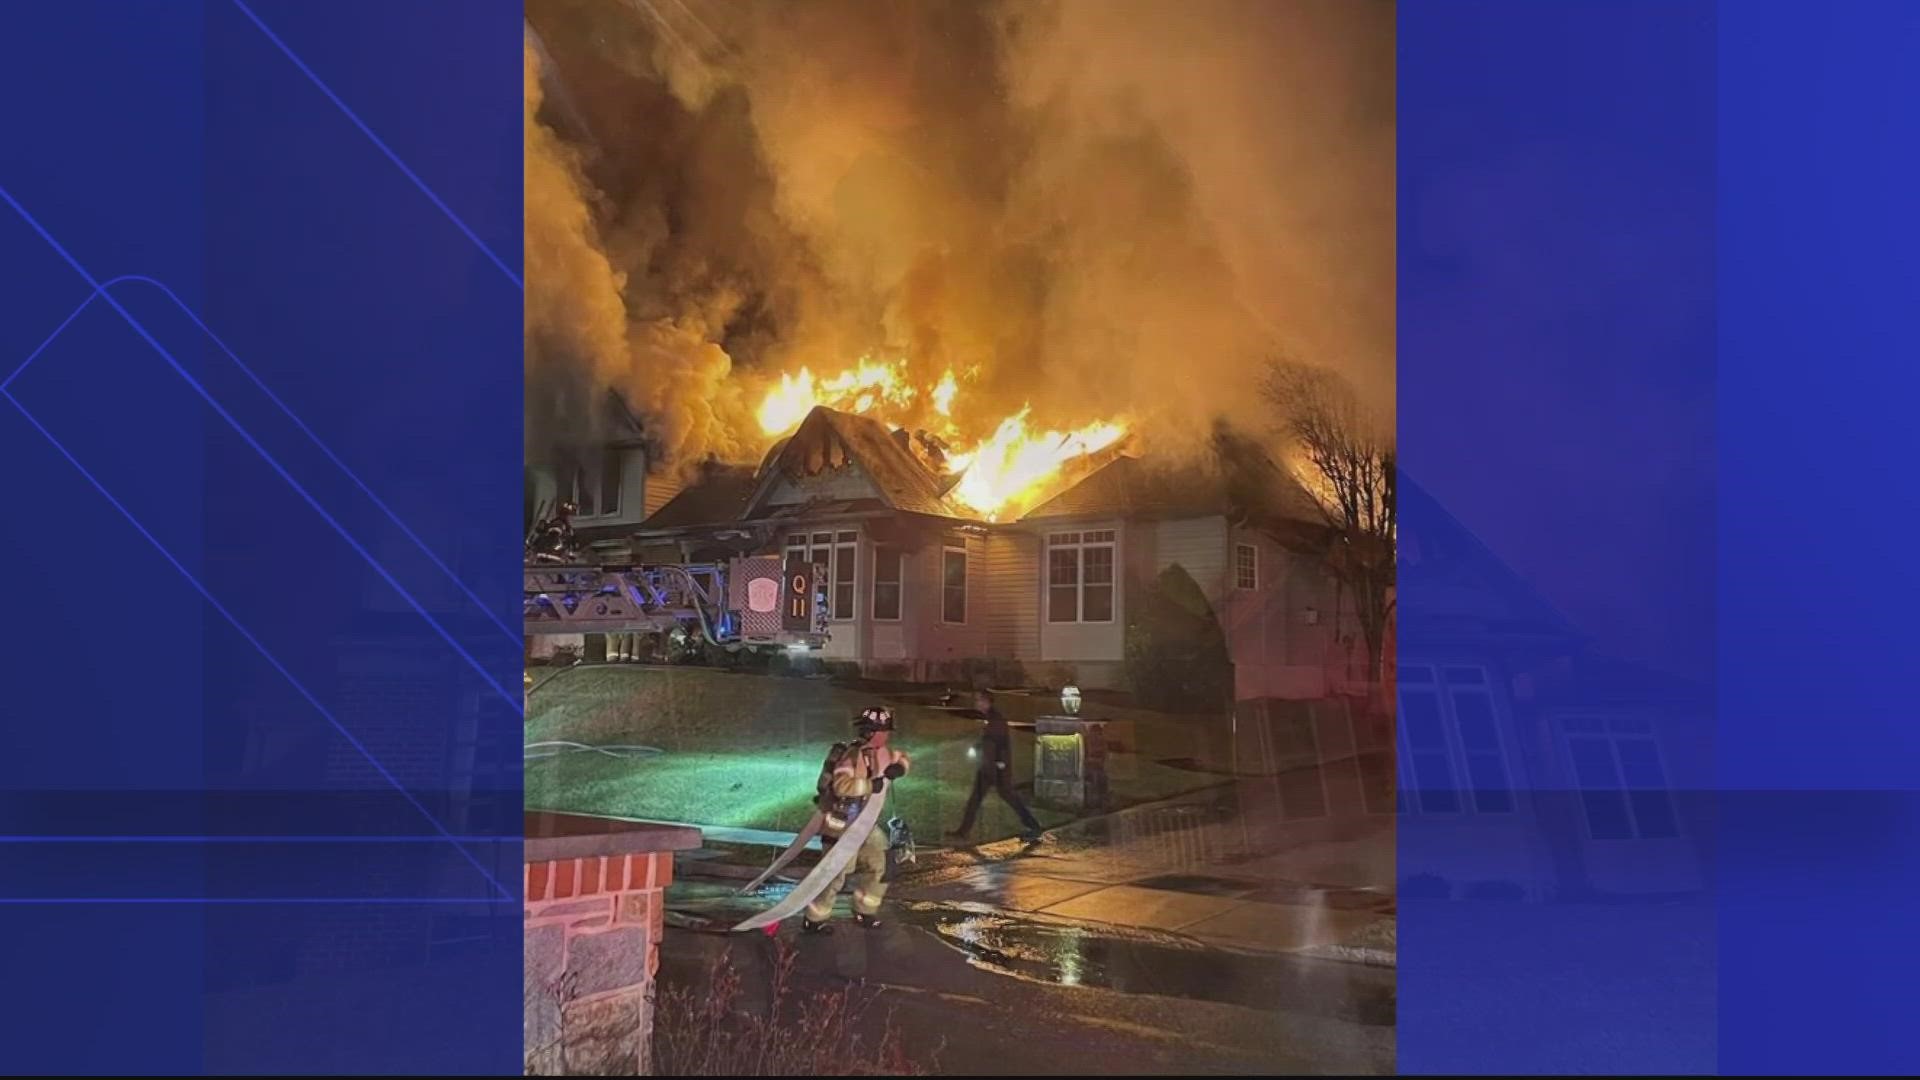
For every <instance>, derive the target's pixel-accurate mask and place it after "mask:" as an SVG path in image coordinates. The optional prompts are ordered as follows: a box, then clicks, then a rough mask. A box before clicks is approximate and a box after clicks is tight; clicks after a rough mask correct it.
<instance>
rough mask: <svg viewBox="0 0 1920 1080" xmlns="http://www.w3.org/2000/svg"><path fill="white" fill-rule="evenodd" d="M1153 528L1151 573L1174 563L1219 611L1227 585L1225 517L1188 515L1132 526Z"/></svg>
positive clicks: (1144, 528) (1158, 571)
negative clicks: (1182, 517) (1191, 516)
mask: <svg viewBox="0 0 1920 1080" xmlns="http://www.w3.org/2000/svg"><path fill="white" fill-rule="evenodd" d="M1147 529H1152V530H1153V531H1154V538H1155V541H1156V546H1155V549H1154V558H1153V563H1152V573H1153V576H1154V577H1156V578H1157V577H1159V576H1160V573H1161V571H1163V570H1165V569H1166V568H1167V567H1169V566H1171V565H1173V564H1174V563H1179V564H1180V567H1181V569H1183V570H1185V571H1186V572H1187V573H1188V574H1189V575H1191V576H1192V577H1193V580H1194V582H1195V584H1197V585H1199V586H1200V591H1201V592H1202V593H1204V594H1205V595H1206V598H1207V603H1209V604H1212V605H1213V606H1214V611H1215V613H1216V614H1218V613H1219V609H1220V601H1221V598H1222V597H1224V596H1225V595H1226V586H1227V570H1228V564H1227V558H1228V545H1227V519H1225V518H1222V517H1206V518H1188V519H1186V520H1184V521H1162V522H1160V523H1159V524H1158V525H1157V526H1155V525H1139V526H1135V531H1141V532H1144V531H1145V530H1147Z"/></svg>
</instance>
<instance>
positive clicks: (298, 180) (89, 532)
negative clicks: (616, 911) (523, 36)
mask: <svg viewBox="0 0 1920 1080" xmlns="http://www.w3.org/2000/svg"><path fill="white" fill-rule="evenodd" d="M7 21H8V27H9V35H8V36H9V40H10V41H11V42H13V43H14V44H15V48H14V49H13V50H10V51H11V52H12V53H13V58H12V60H11V61H10V62H9V64H8V65H6V67H5V70H4V71H0V88H3V89H4V93H5V100H7V101H8V102H9V107H8V135H7V138H6V140H5V149H4V152H0V289H4V295H5V296H6V297H7V299H6V301H5V302H4V304H3V305H0V313H3V314H0V379H4V380H5V395H6V398H7V400H6V401H5V402H0V460H4V461H6V462H7V463H8V464H9V466H10V468H9V473H10V475H11V476H12V477H13V478H14V480H15V484H16V486H15V491H14V494H15V498H14V500H13V505H14V507H15V510H14V512H12V513H10V514H9V515H7V516H8V523H9V525H10V526H11V527H10V528H8V529H6V530H4V533H0V557H3V558H4V559H5V565H6V566H7V567H8V570H7V578H8V584H9V589H8V595H9V600H10V603H9V610H10V611H11V612H12V613H13V614H14V617H13V618H12V619H10V620H8V624H7V626H8V630H7V633H8V637H9V640H8V642H7V650H6V653H7V660H6V661H5V664H6V670H7V680H6V681H7V684H8V690H9V693H8V700H7V703H6V706H5V707H4V709H3V710H0V712H4V715H5V717H6V724H5V730H6V739H5V752H4V754H0V858H4V859H5V860H6V864H7V871H6V873H5V874H0V907H4V913H3V914H0V942H3V943H4V944H3V945H0V952H3V953H4V955H5V957H6V966H7V968H8V971H9V975H10V977H9V980H8V985H9V991H8V994H7V997H8V999H9V1001H8V1003H7V1006H6V1009H5V1015H6V1018H7V1023H6V1025H5V1026H6V1029H7V1030H8V1032H9V1033H10V1034H9V1038H8V1043H9V1051H8V1054H7V1058H8V1062H7V1063H8V1066H9V1068H12V1069H17V1070H22V1071H34V1070H46V1071H54V1072H76V1071H94V1072H127V1071H134V1072H176V1073H178V1072H188V1073H191V1072H204V1071H212V1072H265V1073H275V1072H312V1071H333V1072H349V1073H351V1072H391V1071H414V1072H443V1073H444V1072H492V1073H504V1072H511V1071H515V1070H517V1069H518V1068H519V1061H520V1052H519V1044H520V1021H519V1013H520V950H519V937H520V924H521V913H520V902H519V892H520V887H519V884H518V880H519V874H520V869H521V866H520V854H519V832H520V804H521V789H520V759H519V755H518V752H517V747H518V743H519V741H520V732H519V722H518V716H517V714H518V711H519V707H520V699H519V698H518V697H515V696H514V695H515V683H516V682H517V680H515V679H514V678H513V676H514V675H515V673H516V671H515V669H516V668H517V666H518V660H517V653H518V650H519V633H518V623H517V614H516V612H515V607H514V605H515V600H514V598H515V596H516V594H517V592H518V585H517V575H518V569H517V567H518V562H519V552H518V547H517V544H516V536H517V533H518V529H519V508H518V500H519V491H518V487H519V484H518V482H517V480H516V479H515V478H516V477H517V475H518V472H519V462H520V456H521V448H520V442H519V429H520V409H519V400H520V378H521V376H520V370H521V365H520V361H519V354H520V289H519V281H518V278H517V274H518V268H519V265H520V205H521V197H520V179H521V172H520V151H521V135H520V117H521V105H520V67H519V65H520V56H519V46H520V18H519V6H518V5H517V4H511V3H493V2H467V3H456V2H453V0H445V2H438V3H422V4H405V5H390V4H383V3H375V2H371V0H356V2H339V3H328V4H324V5H319V4H304V3H291V2H286V0H247V2H246V3H238V2H233V0H206V2H205V3H185V2H182V3H172V4H132V3H123V2H106V0H82V2H76V3H71V4H61V5H13V6H10V8H9V10H8V12H7Z"/></svg>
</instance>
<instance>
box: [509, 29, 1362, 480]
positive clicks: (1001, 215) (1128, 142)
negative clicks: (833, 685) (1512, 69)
mask: <svg viewBox="0 0 1920 1080" xmlns="http://www.w3.org/2000/svg"><path fill="white" fill-rule="evenodd" d="M527 13H528V25H529V34H528V47H527V70H526V79H527V295H528V299H527V357H528V360H527V363H528V378H529V393H528V402H529V405H528V408H529V416H528V431H529V451H530V453H536V452H540V451H541V450H542V448H545V447H548V446H551V445H553V444H555V443H560V442H565V441H567V440H568V439H569V438H573V437H579V436H583V435H586V434H589V433H590V429H589V428H588V427H587V425H589V424H590V423H591V422H592V420H593V417H594V416H596V415H597V413H595V412H594V410H593V409H592V408H590V407H589V405H590V401H591V395H593V394H596V393H599V392H600V390H601V388H604V387H609V386H610V387H613V388H616V389H618V390H620V391H621V392H622V393H623V394H625V395H626V397H627V399H628V400H629V402H630V403H631V404H632V405H633V407H634V408H635V409H636V410H638V411H639V412H640V413H641V414H642V415H643V417H644V419H645V421H646V423H647V424H648V427H649V437H650V438H651V439H653V440H654V441H655V442H656V443H657V444H658V447H659V449H660V450H662V451H664V452H665V454H666V455H668V456H669V457H670V458H671V459H672V460H674V461H677V462H681V463H685V462H689V461H693V460H697V459H699V458H701V457H705V456H719V457H723V458H730V459H751V458H752V457H753V456H754V455H755V454H757V453H758V452H759V451H760V450H762V449H763V448H764V445H765V439H764V438H763V436H762V434H761V432H760V431H759V429H758V426H757V425H756V424H755V423H754V421H753V418H752V409H753V405H754V404H755V403H756V402H757V400H758V398H759V395H760V393H761V392H762V391H763V390H764V388H765V386H766V385H767V384H768V381H769V380H771V379H773V378H776V377H777V375H778V374H779V373H780V372H786V371H793V370H797V369H798V368H800V367H802V366H807V367H809V368H811V369H812V370H813V371H814V372H815V373H816V374H834V373H837V372H839V371H840V370H842V369H843V368H845V367H847V366H848V365H850V364H851V363H852V362H853V361H855V360H857V359H859V358H860V357H862V356H865V355H871V356H874V357H876V358H881V359H887V360H894V359H903V360H904V361H905V362H906V363H907V364H908V366H909V368H910V370H911V371H912V372H914V373H915V376H916V381H917V382H918V383H920V384H921V385H923V386H927V387H931V386H932V385H933V384H934V383H935V382H937V381H938V379H939V377H940V375H941V374H942V373H943V372H945V371H948V370H952V371H954V372H956V373H958V374H959V375H960V376H961V379H960V385H961V393H960V395H959V397H958V399H957V404H956V417H955V419H956V420H957V421H958V422H959V424H960V427H961V429H962V430H963V431H968V432H971V433H973V434H984V433H985V432H986V431H990V430H991V428H992V426H993V425H994V424H995V423H997V422H998V421H999V420H1000V419H1001V418H1002V417H1004V416H1005V415H1007V414H1008V413H1010V412H1012V411H1014V410H1016V409H1018V408H1020V407H1021V406H1022V405H1024V404H1028V403H1030V404H1031V405H1032V407H1033V419H1034V420H1035V421H1037V422H1038V423H1039V424H1042V425H1044V426H1048V427H1060V428H1066V427H1077V426H1079V425H1082V424H1085V423H1087V422H1089V421H1091V420H1095V419H1102V418H1108V417H1113V416H1118V415H1128V416H1130V417H1131V418H1132V419H1133V421H1134V424H1135V427H1136V428H1137V430H1139V432H1140V433H1141V434H1142V435H1143V436H1144V437H1145V438H1146V439H1147V440H1149V441H1150V442H1152V443H1154V444H1156V445H1169V444H1171V445H1175V446H1179V445H1198V444H1200V443H1201V442H1203V441H1204V440H1205V438H1206V437H1207V435H1208V434H1209V432H1210V431H1211V430H1212V423H1213V421H1214V420H1216V419H1218V418H1225V419H1227V420H1229V421H1231V422H1234V423H1237V424H1241V425H1244V426H1248V427H1258V428H1264V427H1266V426H1267V425H1268V423H1269V421H1270V417H1269V416H1268V415H1267V414H1266V412H1265V411H1264V410H1265V407H1264V406H1263V405H1262V403H1261V402H1260V398H1259V394H1258V387H1259V384H1260V377H1261V371H1262V368H1263V365H1264V363H1265V362H1266V361H1267V360H1268V359H1270V358H1272V357H1274V356H1276V355H1287V356H1290V357H1294V358H1297V359H1301V360H1305V361H1307V362H1310V363H1317V364H1321V365H1325V366H1330V367H1333V368H1335V369H1337V370H1339V371H1340V372H1342V373H1343V374H1345V375H1346V376H1348V378H1350V379H1351V380H1352V381H1353V382H1354V383H1355V384H1356V385H1357V386H1358V387H1359V389H1360V391H1361V392H1362V393H1363V394H1364V395H1366V396H1367V397H1368V399H1369V400H1370V401H1371V402H1373V403H1374V404H1375V405H1376V406H1377V407H1378V408H1381V409H1384V410H1386V411H1388V412H1389V413H1390V411H1391V405H1392V398H1391V396H1392V385H1393V349H1394V330H1393V296H1394V281H1393V257H1394V250H1393V189H1394V176H1393V168H1394V159H1393V148H1394V128H1393V117H1394V99H1393V81H1392V79H1393V76H1392V72H1393V8H1392V6H1391V4H1389V3H1382V2H1378V0H1245V2H1235V0H1129V2H1126V3H1118V2H1111V0H1059V2H1054V3H1037V2H1031V0H1023V2H1018V3H1004V4H1003V3H981V2H967V3H958V2H955V3H945V2H938V0H915V2H911V3H887V4H874V3H865V2H852V0H848V2H832V0H767V2H755V0H729V2H726V3H718V2H711V0H528V4H527ZM919 404H920V406H921V407H922V408H923V409H930V408H931V402H929V401H926V400H925V396H924V395H923V397H922V400H921V401H920V403H919Z"/></svg>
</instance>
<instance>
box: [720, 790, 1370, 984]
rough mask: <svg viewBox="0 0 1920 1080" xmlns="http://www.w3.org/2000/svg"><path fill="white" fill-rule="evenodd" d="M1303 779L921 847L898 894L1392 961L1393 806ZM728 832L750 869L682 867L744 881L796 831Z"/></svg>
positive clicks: (1245, 948)
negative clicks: (973, 843) (1025, 836)
mask: <svg viewBox="0 0 1920 1080" xmlns="http://www.w3.org/2000/svg"><path fill="white" fill-rule="evenodd" d="M1342 764H1343V763H1331V764H1330V766H1329V772H1332V771H1333V770H1335V769H1337V768H1339V767H1341V765H1342ZM1307 775H1308V778H1309V779H1311V780H1312V781H1314V783H1313V784H1312V786H1311V790H1308V791H1307V792H1306V793H1305V794H1304V795H1303V794H1302V792H1301V790H1300V789H1301V787H1302V785H1301V784H1300V783H1298V782H1297V781H1296V782H1293V783H1291V786H1290V785H1289V783H1287V782H1282V781H1280V780H1277V779H1272V778H1269V779H1266V780H1241V781H1238V782H1235V783H1231V784H1226V785H1222V786H1221V787H1218V788H1215V789H1211V790H1209V791H1204V792H1196V793H1194V794H1191V795H1187V796H1182V797H1180V798H1176V799H1172V800H1168V801H1166V802H1164V803H1158V804H1152V805H1147V806H1140V807H1133V808H1129V809H1126V810H1121V811H1116V812H1114V813H1111V814H1105V815H1101V816H1098V817H1093V818H1088V819H1083V820H1081V821H1078V822H1074V823H1072V824H1071V825H1068V826H1065V827H1063V828H1061V829H1059V830H1058V831H1057V832H1056V833H1055V834H1054V836H1053V839H1052V840H1051V841H1050V842H1048V843H1045V844H1042V845H1039V846H1038V847H1035V848H1031V849H1029V848H1028V847H1026V846H1025V845H1024V844H1022V843H1021V842H1019V841H1017V840H1006V841H1000V842H998V843H993V844H986V845H981V846H979V847H975V848H949V849H923V851H922V854H921V857H920V860H919V862H918V864H917V865H915V866H913V867H910V868H908V870H907V872H906V873H905V874H904V875H903V876H902V877H901V879H900V880H899V881H898V882H897V883H896V884H895V886H894V888H893V890H892V895H893V896H894V897H895V898H897V899H899V900H900V901H902V902H906V903H924V904H939V905H950V906H964V907H968V908H975V909H979V910H982V911H1003V912H1010V913H1019V914H1023V915H1028V916H1033V917H1037V918H1043V919H1048V920H1061V921H1069V922H1081V923H1101V924H1106V925H1110V926H1117V927H1124V928H1128V929H1130V930H1137V931H1146V932H1152V933H1162V934H1170V935H1175V936H1178V937H1181V938H1185V939H1190V940H1192V941H1196V942H1199V943H1203V944H1205V945H1208V946H1211V947H1215V948H1224V949H1231V950H1236V951H1242V952H1255V953H1276V952H1277V953H1293V954H1300V955H1306V956H1314V957H1320V958H1325V959H1335V960H1342V961H1347V962H1351V963H1363V964H1369V965H1374V966H1383V967H1392V966H1394V964H1395V962H1396V959H1397V956H1396V935H1395V923H1394V912H1395V898H1394V893H1393V888H1394V875H1393V870H1394V863H1393V857H1394V851H1393V818H1392V815H1391V814H1383V813H1376V812H1370V811H1369V809H1368V808H1367V807H1366V806H1364V805H1363V802H1364V800H1362V799H1360V798H1359V797H1358V794H1357V790H1358V789H1357V788H1356V789H1354V790H1353V791H1351V792H1349V791H1343V790H1342V786H1341V785H1340V784H1338V783H1333V782H1324V783H1323V782H1321V778H1320V777H1319V776H1317V775H1315V773H1314V771H1313V770H1308V771H1307ZM1329 779H1331V778H1329ZM725 832H726V833H727V834H728V835H726V836H725V837H721V836H719V835H718V831H716V835H715V836H714V838H713V839H715V840H718V841H721V843H722V844H723V845H726V846H729V847H731V846H732V845H735V844H743V843H744V844H751V845H753V848H752V850H753V852H754V854H753V856H750V857H746V858H747V862H748V863H753V862H755V861H756V860H758V865H754V866H753V867H752V869H751V871H748V870H746V869H745V868H744V867H742V866H741V865H740V864H739V860H740V859H741V858H742V857H743V856H744V855H745V853H744V852H741V851H740V850H739V849H737V848H736V849H734V850H733V851H731V852H726V853H722V852H721V851H710V852H708V853H705V854H704V855H702V856H700V857H699V858H697V860H696V861H695V865H690V866H686V867H685V869H684V870H683V873H687V874H702V873H709V874H714V875H716V876H726V877H734V876H740V877H750V876H752V874H753V873H757V872H758V870H759V869H760V868H761V867H763V866H764V865H765V860H767V859H770V858H771V855H772V852H774V851H776V850H778V849H779V848H782V847H784V846H785V845H786V844H787V843H789V842H791V840H792V834H780V833H771V832H769V833H757V832H756V833H755V834H754V835H751V836H749V835H746V831H744V830H725ZM729 862H731V863H732V864H733V865H726V864H727V863H729Z"/></svg>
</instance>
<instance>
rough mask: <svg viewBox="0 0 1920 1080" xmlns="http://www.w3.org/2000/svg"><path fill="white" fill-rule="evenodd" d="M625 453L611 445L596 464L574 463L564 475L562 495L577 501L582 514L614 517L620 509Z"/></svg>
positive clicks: (575, 510) (576, 504)
mask: <svg viewBox="0 0 1920 1080" xmlns="http://www.w3.org/2000/svg"><path fill="white" fill-rule="evenodd" d="M624 465H625V457H624V455H623V454H622V453H621V452H620V450H619V449H617V448H614V447H608V448H607V450H606V451H605V452H604V453H603V454H602V455H601V457H600V462H599V464H598V466H597V467H592V468H590V467H588V466H586V465H581V464H575V465H572V466H569V467H568V468H567V469H566V471H565V472H564V473H563V475H562V479H561V482H560V484H559V487H560V498H561V499H563V500H565V501H567V502H570V503H572V504H573V505H574V512H575V514H577V515H578V516H579V517H611V516H612V515H614V514H618V513H619V512H620V486H621V478H622V476H623V475H624V468H623V466H624Z"/></svg>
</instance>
